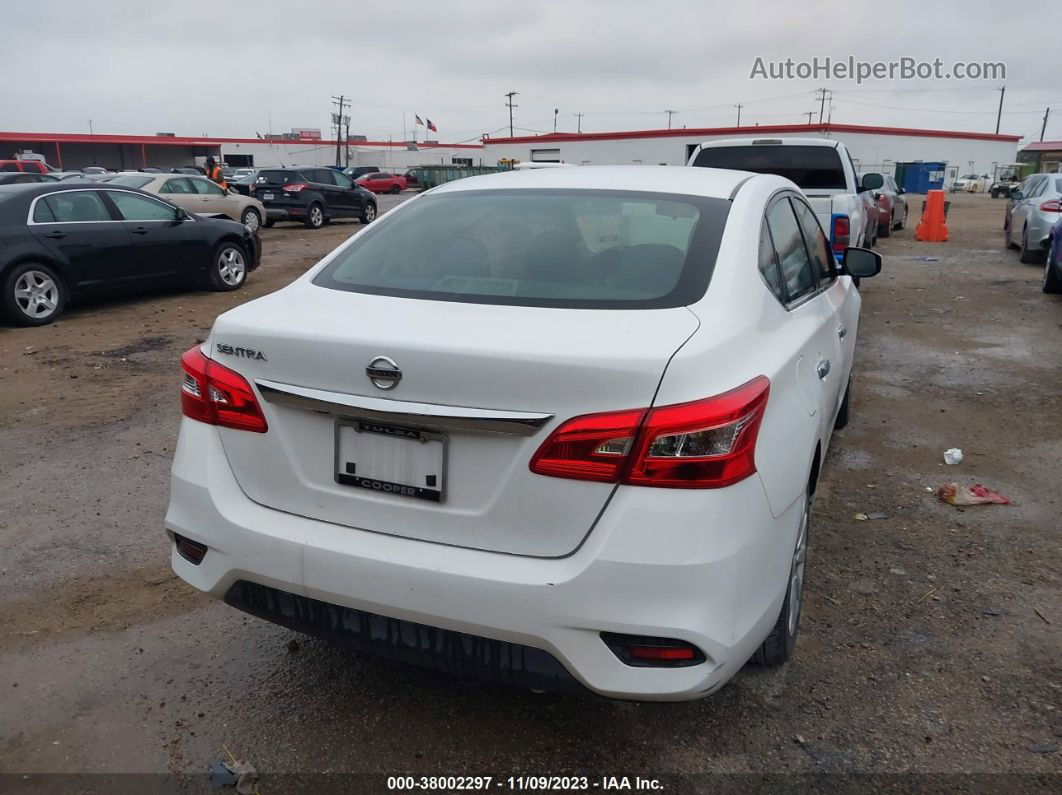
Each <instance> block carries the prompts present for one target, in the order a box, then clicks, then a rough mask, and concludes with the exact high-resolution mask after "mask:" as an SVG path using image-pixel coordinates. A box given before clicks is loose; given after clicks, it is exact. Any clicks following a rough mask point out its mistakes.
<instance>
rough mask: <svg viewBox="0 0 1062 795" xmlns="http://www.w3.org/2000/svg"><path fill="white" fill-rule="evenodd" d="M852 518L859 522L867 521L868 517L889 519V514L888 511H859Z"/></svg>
mask: <svg viewBox="0 0 1062 795" xmlns="http://www.w3.org/2000/svg"><path fill="white" fill-rule="evenodd" d="M852 518H853V519H855V520H856V521H857V522H865V521H867V520H868V519H888V518H889V515H888V514H887V513H882V512H881V511H872V512H870V513H857V514H856V515H855V516H854V517H852Z"/></svg>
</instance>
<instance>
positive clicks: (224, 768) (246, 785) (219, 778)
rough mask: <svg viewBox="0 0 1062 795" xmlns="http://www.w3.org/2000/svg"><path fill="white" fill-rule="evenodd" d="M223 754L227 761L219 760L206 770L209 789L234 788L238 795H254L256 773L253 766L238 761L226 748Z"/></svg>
mask: <svg viewBox="0 0 1062 795" xmlns="http://www.w3.org/2000/svg"><path fill="white" fill-rule="evenodd" d="M225 753H227V754H228V756H229V758H228V759H227V760H226V759H219V760H218V761H216V762H211V763H210V767H209V768H208V769H209V772H210V788H211V789H212V790H220V789H224V788H225V787H235V788H236V792H237V793H239V795H255V793H256V792H257V788H256V787H255V783H256V782H257V781H258V771H257V770H255V768H254V765H252V764H251V763H250V762H241V761H239V760H238V759H237V758H236V757H235V756H233V754H232V751H230V750H229V749H228V748H226V749H225Z"/></svg>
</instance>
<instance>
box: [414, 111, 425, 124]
mask: <svg viewBox="0 0 1062 795" xmlns="http://www.w3.org/2000/svg"><path fill="white" fill-rule="evenodd" d="M413 118H414V119H416V120H417V124H419V125H421V126H424V122H423V121H422V120H421V118H420V116H418V115H417V114H416V113H414V114H413Z"/></svg>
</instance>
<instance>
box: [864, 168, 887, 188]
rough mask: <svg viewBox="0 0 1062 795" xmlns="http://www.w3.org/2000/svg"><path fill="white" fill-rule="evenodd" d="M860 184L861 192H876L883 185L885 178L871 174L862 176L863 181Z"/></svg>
mask: <svg viewBox="0 0 1062 795" xmlns="http://www.w3.org/2000/svg"><path fill="white" fill-rule="evenodd" d="M860 184H861V185H862V187H863V190H877V189H878V188H880V187H881V186H882V185H884V184H885V177H883V176H881V174H877V173H874V172H871V173H869V174H864V175H863V180H862V182H861V183H860Z"/></svg>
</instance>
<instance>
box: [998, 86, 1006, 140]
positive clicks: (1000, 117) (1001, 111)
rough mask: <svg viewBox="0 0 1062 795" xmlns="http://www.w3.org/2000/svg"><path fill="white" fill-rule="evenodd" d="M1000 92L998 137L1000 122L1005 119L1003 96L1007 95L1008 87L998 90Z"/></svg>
mask: <svg viewBox="0 0 1062 795" xmlns="http://www.w3.org/2000/svg"><path fill="white" fill-rule="evenodd" d="M996 91H998V92H999V110H998V111H997V112H996V135H999V121H1000V119H1002V118H1003V95H1004V94H1006V93H1007V87H1006V86H1003V87H1002V88H997V89H996Z"/></svg>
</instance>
